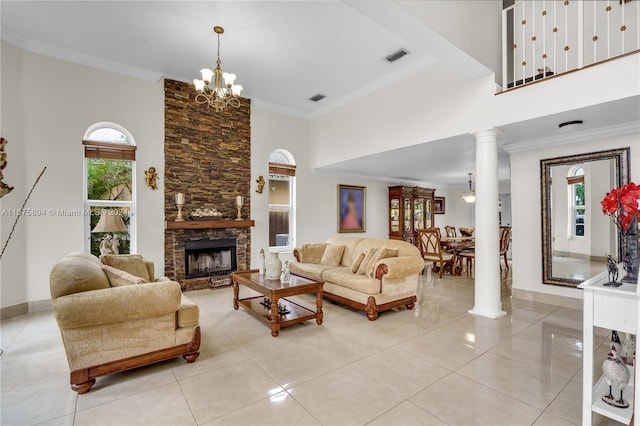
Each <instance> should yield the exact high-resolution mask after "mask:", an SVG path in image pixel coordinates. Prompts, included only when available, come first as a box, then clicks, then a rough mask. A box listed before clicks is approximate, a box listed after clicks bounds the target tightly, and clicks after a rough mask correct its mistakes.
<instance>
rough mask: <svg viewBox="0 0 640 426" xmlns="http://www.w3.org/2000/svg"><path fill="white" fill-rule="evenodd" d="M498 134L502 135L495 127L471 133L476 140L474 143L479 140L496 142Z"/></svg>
mask: <svg viewBox="0 0 640 426" xmlns="http://www.w3.org/2000/svg"><path fill="white" fill-rule="evenodd" d="M500 133H502V132H500V129H498V128H497V127H494V128H492V129H486V130H481V131H479V132H475V133H473V136H474V137H475V138H476V142H477V141H479V140H480V139H489V140H496V139H497V138H498V135H499V134H500Z"/></svg>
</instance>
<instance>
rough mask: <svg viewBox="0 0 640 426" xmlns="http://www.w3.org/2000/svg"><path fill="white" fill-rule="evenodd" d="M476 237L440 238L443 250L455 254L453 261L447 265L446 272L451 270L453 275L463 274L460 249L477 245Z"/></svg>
mask: <svg viewBox="0 0 640 426" xmlns="http://www.w3.org/2000/svg"><path fill="white" fill-rule="evenodd" d="M475 241H476V240H475V238H474V237H445V238H442V239H440V245H441V246H442V249H443V250H446V251H448V252H449V253H452V254H453V262H452V263H451V264H449V265H450V266H447V265H445V269H444V272H449V273H451V275H461V274H462V260H461V257H460V251H462V250H466V249H471V248H474V247H475Z"/></svg>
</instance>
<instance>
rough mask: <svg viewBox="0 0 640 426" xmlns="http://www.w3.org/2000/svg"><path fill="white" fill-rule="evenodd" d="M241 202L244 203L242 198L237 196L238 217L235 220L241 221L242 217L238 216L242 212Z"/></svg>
mask: <svg viewBox="0 0 640 426" xmlns="http://www.w3.org/2000/svg"><path fill="white" fill-rule="evenodd" d="M243 202H244V197H243V196H242V195H238V196H237V197H236V208H237V209H238V217H236V220H242V215H241V214H240V212H241V210H242V203H243Z"/></svg>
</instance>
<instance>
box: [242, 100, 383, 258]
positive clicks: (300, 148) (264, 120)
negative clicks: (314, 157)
mask: <svg viewBox="0 0 640 426" xmlns="http://www.w3.org/2000/svg"><path fill="white" fill-rule="evenodd" d="M278 148H280V149H286V150H287V151H289V152H290V153H291V154H293V156H294V158H295V161H296V165H297V168H296V206H297V211H296V245H301V244H305V243H317V242H322V241H325V240H326V239H327V238H329V237H332V236H334V235H337V233H338V213H337V211H338V203H337V192H338V190H337V186H338V184H345V185H358V186H365V187H366V188H367V205H366V232H365V233H355V234H351V235H352V236H354V237H374V238H387V237H388V233H389V225H388V213H387V209H388V204H389V201H388V200H389V199H388V189H387V187H388V186H389V185H386V184H384V183H379V182H365V181H357V180H351V179H341V178H336V177H328V176H315V175H314V174H313V172H312V169H311V158H310V151H311V150H310V141H309V122H308V121H307V120H303V119H299V118H294V117H290V116H287V115H284V114H280V113H277V112H273V111H270V110H268V109H265V108H263V107H260V106H256V105H255V103H254V104H252V106H251V197H252V198H251V217H252V219H254V220H255V221H256V226H255V227H254V228H252V230H251V264H252V265H254V266H255V265H257V258H258V253H259V252H260V249H261V248H262V249H264V250H265V251H267V249H268V246H269V213H268V206H269V195H268V194H267V192H266V191H265V192H263V193H262V194H258V193H256V192H255V190H256V187H257V184H256V182H255V181H256V179H258V176H261V175H262V176H264V178H265V179H267V178H268V175H269V167H268V163H269V154H270V153H271V152H272V151H273V150H275V149H278ZM345 235H346V234H345ZM280 258H281V259H282V260H292V259H293V257H292V255H291V253H288V254H285V253H283V254H282V255H281V256H280Z"/></svg>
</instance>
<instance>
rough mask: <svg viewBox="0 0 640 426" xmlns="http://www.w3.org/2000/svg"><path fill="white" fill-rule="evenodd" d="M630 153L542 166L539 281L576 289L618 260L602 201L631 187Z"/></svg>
mask: <svg viewBox="0 0 640 426" xmlns="http://www.w3.org/2000/svg"><path fill="white" fill-rule="evenodd" d="M629 174H630V164H629V148H620V149H613V150H608V151H599V152H591V153H587V154H579V155H571V156H567V157H558V158H550V159H546V160H540V184H541V188H540V194H541V200H540V202H541V207H542V281H543V282H544V283H545V284H552V285H561V286H569V287H576V286H577V285H578V284H581V283H582V282H583V281H585V280H586V279H588V278H591V277H592V276H594V275H596V274H597V273H599V272H602V271H604V270H606V255H607V254H611V255H613V256H614V258H616V259H617V260H618V262H619V261H620V259H621V253H622V240H621V236H620V234H619V231H618V228H616V226H615V225H614V224H613V222H612V221H611V219H610V218H609V217H608V216H606V215H604V214H603V213H602V207H601V205H600V201H602V199H603V198H604V197H605V195H607V193H609V191H611V190H612V189H613V188H618V187H620V186H622V185H625V184H627V183H628V182H629Z"/></svg>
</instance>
